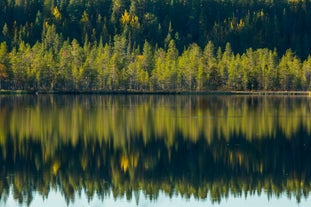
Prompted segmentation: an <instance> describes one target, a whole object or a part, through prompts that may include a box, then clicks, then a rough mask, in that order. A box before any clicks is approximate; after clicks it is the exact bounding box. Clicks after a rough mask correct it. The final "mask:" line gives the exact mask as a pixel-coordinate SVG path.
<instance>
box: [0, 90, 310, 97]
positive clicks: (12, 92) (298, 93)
mask: <svg viewBox="0 0 311 207" xmlns="http://www.w3.org/2000/svg"><path fill="white" fill-rule="evenodd" d="M26 94H28V95H40V94H43V95H258V96H275V95H286V96H311V91H129V90H117V91H26V90H0V95H26Z"/></svg>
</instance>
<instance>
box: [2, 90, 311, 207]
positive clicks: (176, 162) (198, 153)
mask: <svg viewBox="0 0 311 207" xmlns="http://www.w3.org/2000/svg"><path fill="white" fill-rule="evenodd" d="M310 163H311V97H307V96H242V95H241V96H225V95H223V96H214V95H37V96H35V95H2V96H0V206H14V207H15V206H81V207H82V206H84V207H85V206H112V205H115V206H125V207H128V206H178V207H181V206H217V207H218V206H283V207H286V206H308V205H307V204H310V202H311V198H310V191H311V164H310Z"/></svg>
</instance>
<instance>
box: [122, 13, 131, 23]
mask: <svg viewBox="0 0 311 207" xmlns="http://www.w3.org/2000/svg"><path fill="white" fill-rule="evenodd" d="M130 20H131V16H130V14H129V13H128V11H127V10H125V11H124V13H123V14H122V17H121V23H122V24H123V25H126V24H128V23H129V22H130Z"/></svg>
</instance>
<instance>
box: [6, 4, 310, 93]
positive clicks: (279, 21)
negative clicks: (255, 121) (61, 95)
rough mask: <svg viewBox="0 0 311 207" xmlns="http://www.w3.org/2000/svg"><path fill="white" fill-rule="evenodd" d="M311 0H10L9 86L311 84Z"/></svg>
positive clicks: (272, 87) (246, 87)
mask: <svg viewBox="0 0 311 207" xmlns="http://www.w3.org/2000/svg"><path fill="white" fill-rule="evenodd" d="M310 9H311V2H310V1H308V0H252V1H248V0H247V1H246V0H229V1H221V0H152V1H149V0H148V1H147V0H93V1H90V0H83V1H82V0H2V1H1V2H0V13H1V18H0V89H2V90H24V91H103V92H105V91H142V92H157V91H175V92H176V91H177V92H179V91H214V90H220V91H226V90H242V91H253V90H266V91H277V90H282V91H290V90H310V89H311V56H309V55H310V51H311V12H310Z"/></svg>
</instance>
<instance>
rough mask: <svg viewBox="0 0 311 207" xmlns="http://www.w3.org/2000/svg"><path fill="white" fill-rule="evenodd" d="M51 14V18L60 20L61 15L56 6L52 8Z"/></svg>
mask: <svg viewBox="0 0 311 207" xmlns="http://www.w3.org/2000/svg"><path fill="white" fill-rule="evenodd" d="M52 14H53V16H54V17H55V19H57V20H60V19H62V14H61V13H60V11H59V10H58V8H57V6H56V7H54V9H53V12H52Z"/></svg>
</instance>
